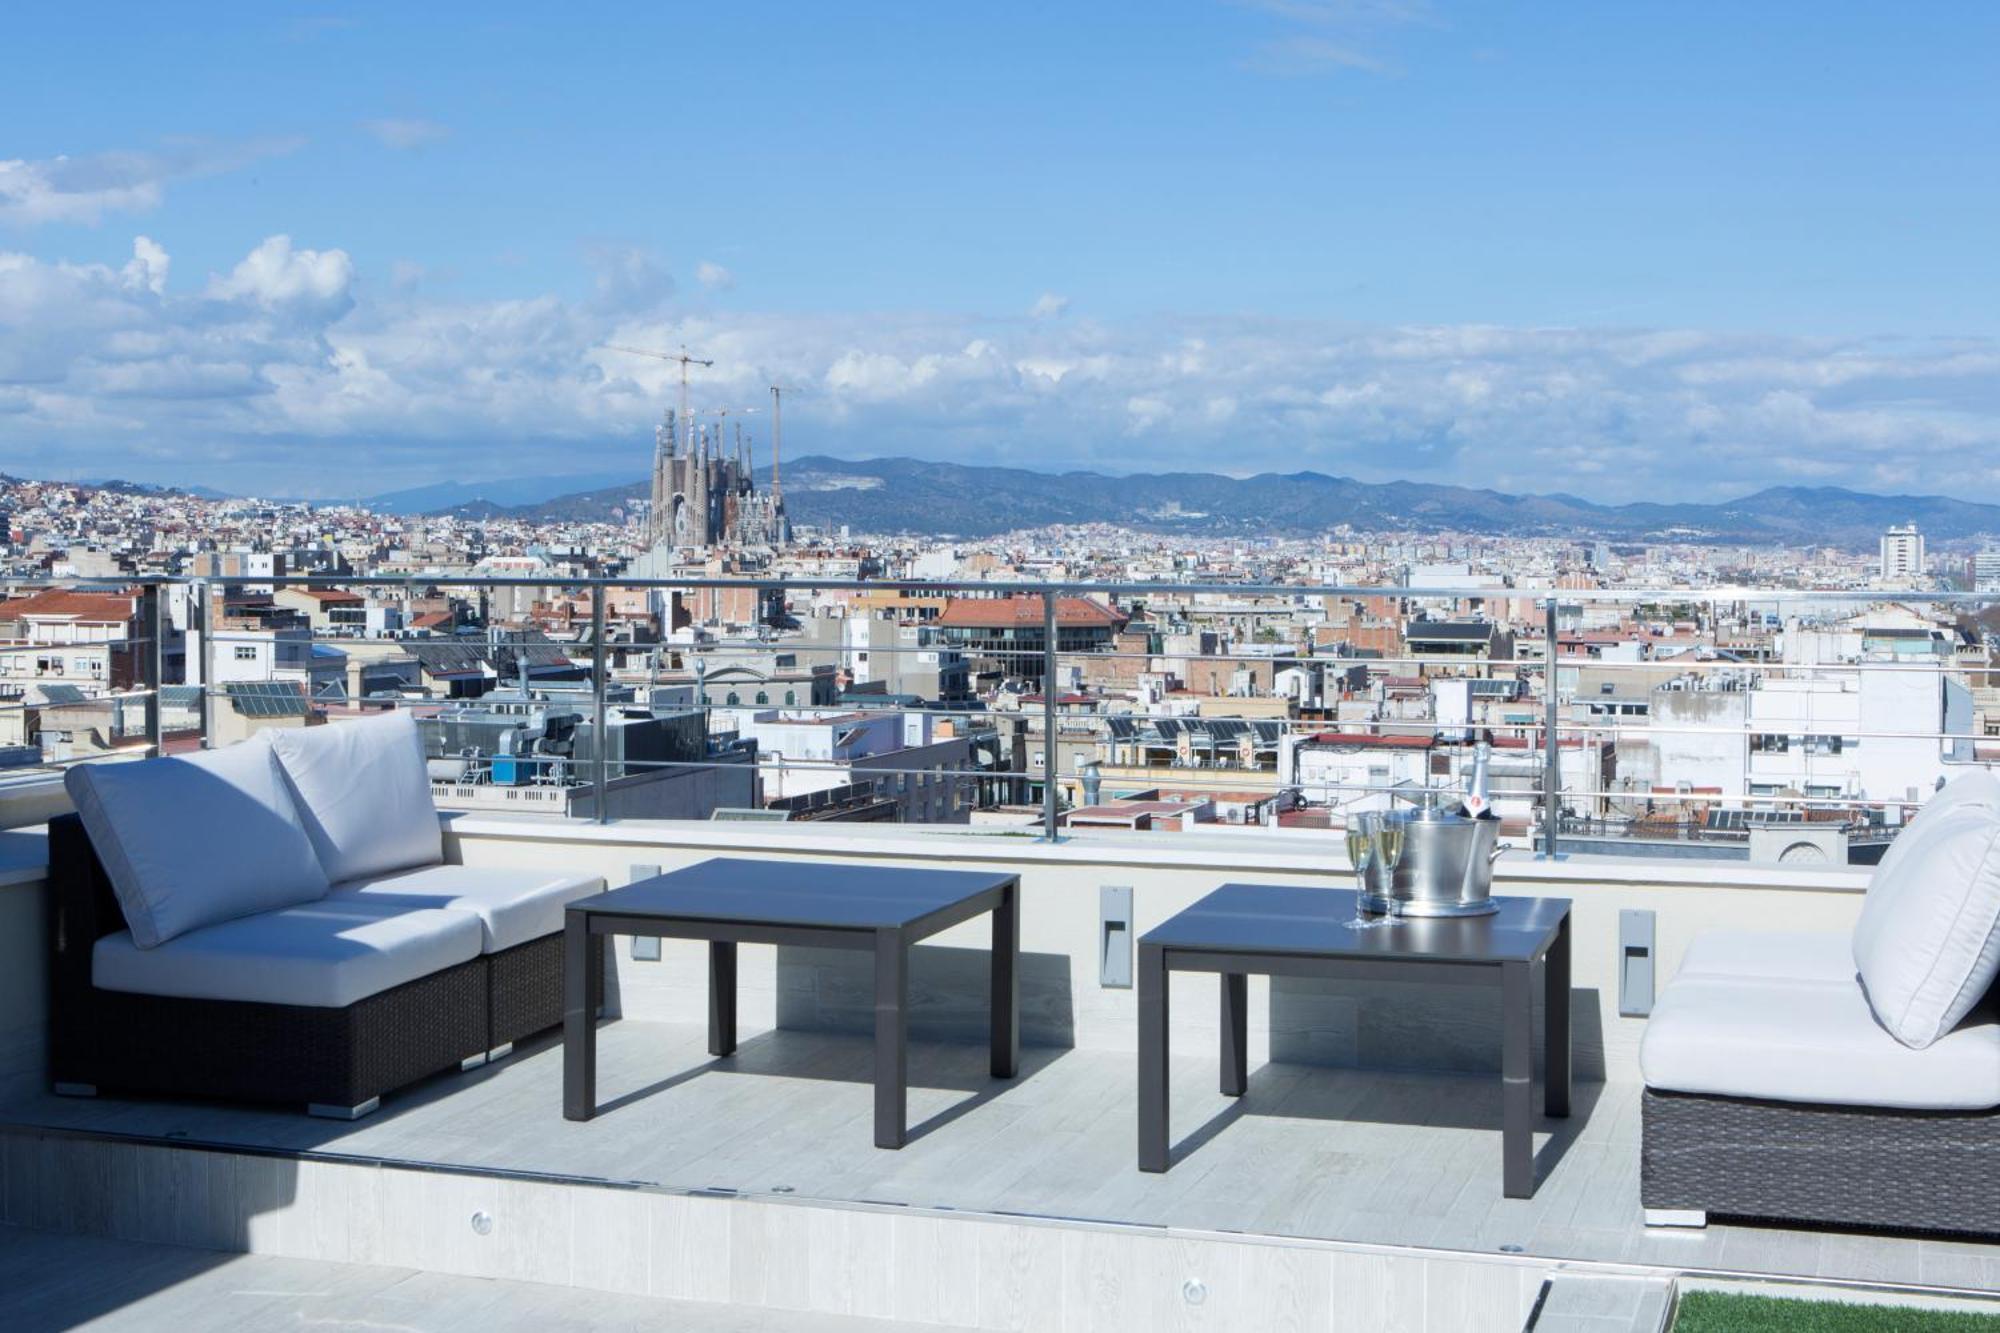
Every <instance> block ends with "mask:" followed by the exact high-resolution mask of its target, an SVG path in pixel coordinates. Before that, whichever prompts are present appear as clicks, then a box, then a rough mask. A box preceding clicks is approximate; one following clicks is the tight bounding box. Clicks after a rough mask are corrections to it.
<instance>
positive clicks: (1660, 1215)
mask: <svg viewBox="0 0 2000 1333" xmlns="http://www.w3.org/2000/svg"><path fill="white" fill-rule="evenodd" d="M1644 1212H1645V1214H1646V1225H1647V1226H1649V1227H1705V1226H1707V1225H1708V1210H1707V1209H1705V1208H1647V1209H1645V1210H1644Z"/></svg>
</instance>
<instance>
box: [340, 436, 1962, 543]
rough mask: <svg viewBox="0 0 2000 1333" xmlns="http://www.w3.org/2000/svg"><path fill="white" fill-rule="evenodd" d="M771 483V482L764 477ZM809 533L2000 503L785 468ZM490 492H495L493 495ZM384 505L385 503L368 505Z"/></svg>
mask: <svg viewBox="0 0 2000 1333" xmlns="http://www.w3.org/2000/svg"><path fill="white" fill-rule="evenodd" d="M760 483H761V484H764V485H768V484H769V476H768V474H766V475H765V476H764V477H762V478H760ZM784 484H785V507H786V510H787V512H789V513H790V514H791V517H792V521H793V522H794V523H796V524H811V525H813V526H815V527H822V528H829V527H838V526H840V525H842V524H846V525H848V526H850V527H852V528H854V529H855V530H856V531H860V532H876V533H889V532H910V533H921V534H927V535H953V536H962V537H985V536H991V535H993V534H996V533H1001V532H1007V531H1011V530H1013V529H1017V528H1033V527H1043V526H1047V525H1050V524H1086V523H1113V524H1122V525H1124V526H1128V527H1134V528H1140V529H1146V530H1151V531H1156V532H1179V533H1189V534H1202V535H1213V536H1228V535H1240V536H1244V537H1254V536H1258V535H1262V534H1272V535H1288V536H1301V535H1314V534H1319V533H1324V532H1327V531H1329V530H1332V529H1334V528H1337V527H1340V526H1342V525H1347V526H1349V527H1351V528H1354V529H1356V530H1358V531H1373V532H1384V531H1455V532H1478V533H1490V534H1494V535H1509V536H1523V537H1527V536H1565V537H1580V536H1594V537H1606V538H1614V539H1618V538H1622V539H1627V540H1639V539H1648V538H1651V539H1674V540H1680V541H1692V542H1717V543H1720V542H1734V541H1751V542H1757V541H1765V542H1782V543H1788V544H1797V545H1807V544H1814V543H1824V544H1835V545H1845V546H1864V547H1865V546H1872V545H1874V543H1875V540H1876V538H1877V537H1878V536H1879V535H1880V534H1881V532H1882V530H1883V529H1884V528H1886V527H1889V526H1890V525H1892V524H1898V523H1915V524H1916V525H1917V526H1918V527H1920V528H1921V529H1923V531H1924V534H1925V536H1926V537H1927V538H1929V539H1930V540H1931V541H1933V542H1938V541H1955V540H1964V539H1969V538H1974V537H1979V536H1986V535H2000V505H1990V504H1978V503H1974V502H1971V501H1965V500H1954V499H1950V498H1948V497H1945V496H1935V495H1870V494H1867V493H1865V492H1861V491H1850V490H1843V489H1841V488H1838V487H1803V486H1778V487H1771V488H1769V489H1766V490H1761V491H1758V492H1756V493H1755V494H1752V495H1746V496H1744V497H1742V498H1741V499H1737V500H1730V501H1726V502H1724V503H1720V504H1660V503H1639V504H1624V505H1604V504H1597V503H1594V502H1592V501H1589V500H1585V499H1581V498H1579V497H1577V496H1574V495H1565V494H1561V493H1554V494H1548V495H1511V494H1508V493H1506V492H1504V491H1495V490H1480V489H1473V488H1470V487H1464V486H1446V485H1437V484H1434V483H1429V482H1414V481H1393V482H1365V481H1356V480H1354V479H1353V478H1350V477H1336V476H1329V475H1327V474H1325V473H1320V472H1292V473H1282V474H1281V473H1262V474H1259V475H1257V476H1252V477H1240V478H1239V477H1225V476H1220V475H1218V474H1215V473H1209V472H1165V473H1153V474H1144V475H1135V476H1107V475H1105V474H1103V473H1097V472H1064V473H1049V472H1033V471H1029V470H1027V469H1024V468H1003V467H976V466H969V465H966V464H961V463H940V462H930V461H926V460H920V459H914V458H873V459H860V460H857V459H842V458H826V457H818V456H809V457H805V458H800V459H797V460H795V461H793V462H789V463H787V464H786V465H785V469H784ZM487 489H488V490H489V491H490V490H491V488H487ZM646 490H647V487H646V483H645V482H643V481H633V482H628V483H625V484H622V485H613V486H605V487H600V488H597V489H589V490H580V491H577V492H574V493H571V494H565V495H558V496H555V497H553V498H550V499H547V500H536V501H531V502H527V503H516V504H505V503H499V502H496V501H495V499H493V498H491V497H490V496H489V497H488V498H483V499H477V500H468V501H462V502H455V503H453V504H451V505H449V506H446V507H442V508H440V509H437V510H432V511H430V512H436V513H451V514H457V515H460V516H462V517H469V518H479V517H503V516H504V517H514V518H521V519H527V520H531V521H541V522H578V521H600V522H602V521H618V520H620V519H622V518H624V517H625V516H626V514H627V513H628V512H629V511H630V509H631V506H632V503H633V501H635V500H640V499H643V498H644V497H645V495H646ZM371 503H372V502H371Z"/></svg>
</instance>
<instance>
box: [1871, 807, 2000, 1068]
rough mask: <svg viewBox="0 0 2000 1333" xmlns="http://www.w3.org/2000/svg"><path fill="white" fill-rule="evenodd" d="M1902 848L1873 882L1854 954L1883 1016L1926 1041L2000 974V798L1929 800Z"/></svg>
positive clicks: (1902, 1035) (1896, 1029) (1917, 1042)
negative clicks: (1938, 803) (1932, 805)
mask: <svg viewBox="0 0 2000 1333" xmlns="http://www.w3.org/2000/svg"><path fill="white" fill-rule="evenodd" d="M1963 785H1965V784H1964V783H1962V782H1961V783H1955V784H1953V786H1954V787H1958V786H1963ZM1892 851H1897V852H1901V853H1902V855H1900V856H1897V857H1895V859H1894V860H1893V861H1892V860H1890V859H1889V858H1887V857H1885V858H1884V859H1883V863H1882V865H1881V867H1880V868H1878V869H1877V871H1876V873H1875V878H1874V879H1873V880H1872V881H1871V882H1870V883H1869V886H1868V900H1867V901H1866V902H1865V903H1863V904H1862V908H1861V920H1860V921H1859V922H1858V923H1856V925H1855V929H1854V962H1855V967H1856V969H1857V970H1858V971H1859V972H1860V974H1861V984H1862V985H1863V987H1865V988H1866V990H1867V993H1868V1002H1869V1004H1870V1005H1872V1006H1873V1007H1874V1009H1875V1016H1876V1017H1877V1018H1879V1019H1881V1020H1882V1026H1883V1027H1885V1028H1887V1029H1888V1030H1889V1031H1890V1032H1891V1033H1892V1034H1894V1036H1895V1038H1896V1040H1898V1041H1900V1042H1902V1043H1903V1044H1904V1045H1906V1046H1912V1047H1916V1048H1918V1049H1921V1048H1923V1047H1925V1046H1928V1045H1930V1044H1931V1043H1932V1042H1934V1041H1936V1040H1937V1039H1938V1038H1939V1037H1941V1036H1943V1035H1944V1034H1945V1033H1947V1032H1949V1031H1951V1029H1952V1028H1953V1027H1954V1026H1956V1025H1957V1023H1958V1021H1959V1019H1961V1018H1963V1017H1964V1016H1965V1015H1966V1014H1967V1013H1969V1012H1970V1011H1971V1009H1972V1007H1973V1006H1974V1005H1976V1004H1978V1003H1979V1001H1980V1000H1981V999H1982V998H1983V997H1984V996H1985V994H1986V992H1987V990H1988V989H1990V988H1991V987H1992V985H1993V980H1994V977H1995V976H1996V975H1997V974H2000V807H1996V806H1991V805H1987V804H1985V803H1983V802H1975V801H1959V802H1955V803H1953V804H1951V805H1949V806H1948V807H1945V808H1942V809H1935V810H1933V809H1926V810H1925V811H1924V812H1923V813H1922V814H1920V815H1919V816H1918V817H1917V820H1916V822H1915V823H1914V824H1912V825H1911V827H1910V828H1909V830H1908V831H1906V832H1905V833H1903V834H1902V836H1901V837H1899V838H1897V840H1896V846H1895V847H1894V848H1893V849H1892Z"/></svg>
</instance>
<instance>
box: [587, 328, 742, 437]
mask: <svg viewBox="0 0 2000 1333" xmlns="http://www.w3.org/2000/svg"><path fill="white" fill-rule="evenodd" d="M604 346H605V347H606V348H608V349H610V350H611V351H614V352H629V353H631V354H632V355H633V356H650V357H652V358H653V359H654V360H656V361H678V362H679V363H680V367H681V421H682V423H683V424H685V423H686V421H687V419H688V367H689V366H712V365H714V364H715V362H713V361H704V360H702V359H701V358H700V357H698V356H690V355H688V349H687V344H686V343H682V344H681V350H680V351H679V352H678V353H673V352H656V351H654V350H652V349H651V348H649V347H627V346H625V345H624V344H623V343H605V344H604Z"/></svg>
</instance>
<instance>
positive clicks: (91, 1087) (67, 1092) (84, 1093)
mask: <svg viewBox="0 0 2000 1333" xmlns="http://www.w3.org/2000/svg"><path fill="white" fill-rule="evenodd" d="M55 1094H56V1096H58V1097H95V1096H96V1095H97V1085H96V1084H95V1083H58V1084H56V1085H55Z"/></svg>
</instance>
